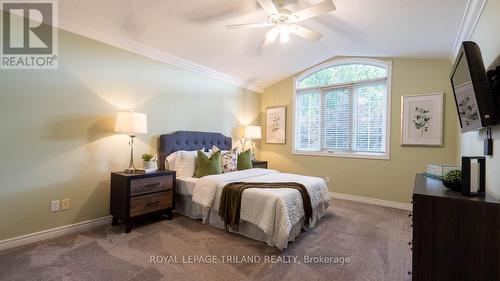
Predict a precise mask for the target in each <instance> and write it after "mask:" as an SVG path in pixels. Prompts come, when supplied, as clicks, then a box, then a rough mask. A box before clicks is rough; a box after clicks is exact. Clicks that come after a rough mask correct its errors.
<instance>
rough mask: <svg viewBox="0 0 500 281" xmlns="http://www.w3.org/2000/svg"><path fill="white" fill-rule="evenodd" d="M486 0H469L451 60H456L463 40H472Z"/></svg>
mask: <svg viewBox="0 0 500 281" xmlns="http://www.w3.org/2000/svg"><path fill="white" fill-rule="evenodd" d="M486 2H487V0H468V1H467V7H466V9H465V13H464V16H463V18H462V23H461V24H460V29H459V30H458V34H457V38H456V39H455V44H454V45H453V50H452V52H451V55H450V61H451V62H454V61H455V58H456V57H457V54H458V52H459V50H460V46H461V45H462V42H463V41H468V40H470V38H471V36H472V33H473V32H474V29H475V28H476V24H477V22H478V21H479V18H480V17H481V13H482V12H483V9H484V6H485V5H486Z"/></svg>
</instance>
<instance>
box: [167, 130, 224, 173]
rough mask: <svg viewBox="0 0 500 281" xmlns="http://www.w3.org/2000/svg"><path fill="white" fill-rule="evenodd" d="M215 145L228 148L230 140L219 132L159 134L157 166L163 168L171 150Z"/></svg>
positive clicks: (206, 147) (222, 148)
mask: <svg viewBox="0 0 500 281" xmlns="http://www.w3.org/2000/svg"><path fill="white" fill-rule="evenodd" d="M214 145H215V146H217V147H218V148H220V149H221V150H230V149H231V148H232V141H231V138H230V137H226V136H224V135H223V134H221V133H207V132H195V131H177V132H175V133H172V134H165V135H161V136H160V151H159V159H158V160H159V162H160V163H159V167H160V170H164V169H165V158H167V156H168V155H170V154H171V153H173V152H176V151H179V150H198V149H202V148H203V149H205V150H208V149H210V148H212V146H214Z"/></svg>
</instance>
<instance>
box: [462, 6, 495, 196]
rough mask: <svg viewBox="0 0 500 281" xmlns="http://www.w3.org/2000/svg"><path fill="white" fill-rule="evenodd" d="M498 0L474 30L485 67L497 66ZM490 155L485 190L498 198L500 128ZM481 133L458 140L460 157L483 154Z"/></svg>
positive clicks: (482, 136)
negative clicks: (459, 141) (459, 142)
mask: <svg viewBox="0 0 500 281" xmlns="http://www.w3.org/2000/svg"><path fill="white" fill-rule="evenodd" d="M499 30H500V0H488V2H486V6H485V8H484V10H483V13H482V14H481V17H480V19H479V21H478V23H477V25H476V28H475V29H474V32H473V34H472V37H471V41H474V42H476V43H477V44H478V45H479V47H480V48H481V53H482V55H483V60H484V64H485V67H486V68H488V69H490V68H495V67H497V66H499V65H500V36H499V35H498V34H499V32H500V31H499ZM492 133H493V134H492V135H493V156H491V157H487V160H486V188H487V191H488V193H490V194H491V195H493V196H494V197H496V198H498V199H500V173H499V172H498V171H499V169H500V126H496V127H494V128H493V130H492ZM484 134H485V132H484V131H479V132H468V133H465V134H462V137H461V155H464V156H481V155H483V139H484Z"/></svg>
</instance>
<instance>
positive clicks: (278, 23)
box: [226, 0, 335, 45]
mask: <svg viewBox="0 0 500 281" xmlns="http://www.w3.org/2000/svg"><path fill="white" fill-rule="evenodd" d="M257 2H259V4H260V6H261V7H262V8H263V9H264V10H266V12H267V14H268V15H269V19H268V20H267V22H261V23H243V24H230V25H226V27H227V28H228V29H235V28H258V27H269V26H272V27H273V28H272V29H271V30H269V31H268V32H267V34H266V41H265V43H264V45H268V44H270V43H273V42H274V41H276V38H277V37H278V35H279V37H280V43H282V44H283V43H287V42H288V41H290V33H293V34H295V35H298V36H300V37H303V38H305V39H308V40H312V41H318V40H320V39H321V38H322V37H323V34H321V33H319V32H316V31H312V30H310V29H307V28H305V27H302V26H300V25H298V24H297V23H299V22H301V21H304V20H306V19H310V18H313V17H316V16H319V15H322V14H326V13H329V12H331V11H334V10H335V4H333V1H332V0H324V1H323V2H321V3H318V4H316V5H312V6H311V7H309V8H305V9H303V10H301V11H298V12H295V13H292V12H290V11H289V10H287V9H284V8H278V7H277V6H276V5H275V4H274V3H273V1H272V0H257Z"/></svg>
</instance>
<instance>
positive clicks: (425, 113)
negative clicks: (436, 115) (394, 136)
mask: <svg viewBox="0 0 500 281" xmlns="http://www.w3.org/2000/svg"><path fill="white" fill-rule="evenodd" d="M431 118H432V117H431V111H430V109H427V108H424V107H420V106H417V107H415V115H414V118H413V125H414V126H415V129H417V130H419V131H420V137H421V138H422V137H424V132H428V131H429V122H430V121H431Z"/></svg>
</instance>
